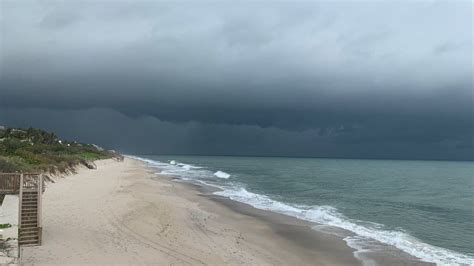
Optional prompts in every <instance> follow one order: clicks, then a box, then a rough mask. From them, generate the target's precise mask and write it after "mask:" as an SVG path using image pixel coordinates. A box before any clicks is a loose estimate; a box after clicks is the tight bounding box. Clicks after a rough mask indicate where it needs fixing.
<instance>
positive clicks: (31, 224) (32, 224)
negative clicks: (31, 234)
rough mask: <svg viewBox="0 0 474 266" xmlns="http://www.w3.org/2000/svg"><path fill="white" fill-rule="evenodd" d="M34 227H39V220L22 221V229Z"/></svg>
mask: <svg viewBox="0 0 474 266" xmlns="http://www.w3.org/2000/svg"><path fill="white" fill-rule="evenodd" d="M33 227H38V222H37V221H26V222H21V228H22V229H29V228H33Z"/></svg>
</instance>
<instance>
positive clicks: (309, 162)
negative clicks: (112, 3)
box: [140, 156, 474, 265]
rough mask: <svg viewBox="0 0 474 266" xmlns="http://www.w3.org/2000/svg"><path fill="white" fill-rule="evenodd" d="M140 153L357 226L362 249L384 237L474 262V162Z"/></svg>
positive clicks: (194, 177)
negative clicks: (150, 154)
mask: <svg viewBox="0 0 474 266" xmlns="http://www.w3.org/2000/svg"><path fill="white" fill-rule="evenodd" d="M140 158H142V159H143V160H146V161H147V162H148V163H149V164H150V166H152V167H156V168H157V169H161V171H162V173H163V174H167V175H172V176H174V177H176V178H178V179H181V180H187V181H190V182H197V183H204V184H207V185H211V186H216V187H218V188H220V190H219V191H218V192H215V194H217V195H221V196H224V197H227V198H230V199H232V200H235V201H239V202H243V203H247V204H250V205H252V206H254V207H256V208H259V209H264V210H270V211H274V212H278V213H283V214H287V215H290V216H294V217H297V218H300V219H304V220H308V221H311V222H315V223H317V224H323V225H329V226H335V227H339V228H342V229H346V230H348V231H351V232H353V233H354V234H355V236H352V237H346V238H345V241H346V242H347V244H348V245H349V246H351V247H353V248H356V249H368V248H371V245H372V246H373V245H376V244H377V243H383V244H387V245H391V246H394V247H396V248H398V249H401V250H403V251H405V252H407V253H409V254H411V255H413V256H415V257H418V258H420V259H422V260H424V261H428V262H434V263H437V264H439V265H474V190H473V184H474V162H448V161H403V160H353V159H316V158H274V157H226V156H140ZM157 171H158V170H157ZM374 240H376V241H374ZM374 243H375V244H374ZM374 248H376V247H374Z"/></svg>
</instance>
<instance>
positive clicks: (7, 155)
mask: <svg viewBox="0 0 474 266" xmlns="http://www.w3.org/2000/svg"><path fill="white" fill-rule="evenodd" d="M112 157H119V155H118V154H116V153H115V152H113V151H106V150H104V149H102V148H100V147H98V146H96V145H93V144H84V143H79V142H75V141H64V140H61V139H60V138H59V137H58V136H57V135H56V134H54V133H50V132H46V131H43V130H40V129H34V128H28V129H19V128H3V127H0V172H51V173H63V172H66V171H70V170H73V169H74V167H75V166H77V165H79V164H83V165H85V166H87V167H89V168H93V163H92V162H93V161H95V160H99V159H106V158H112Z"/></svg>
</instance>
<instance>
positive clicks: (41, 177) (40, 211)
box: [37, 174, 43, 245]
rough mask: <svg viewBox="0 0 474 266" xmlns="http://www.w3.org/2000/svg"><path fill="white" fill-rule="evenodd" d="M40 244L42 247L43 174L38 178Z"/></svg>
mask: <svg viewBox="0 0 474 266" xmlns="http://www.w3.org/2000/svg"><path fill="white" fill-rule="evenodd" d="M38 182H39V183H38V210H37V217H38V244H39V245H41V240H42V239H41V238H42V235H43V224H42V198H43V197H42V196H43V174H39V176H38Z"/></svg>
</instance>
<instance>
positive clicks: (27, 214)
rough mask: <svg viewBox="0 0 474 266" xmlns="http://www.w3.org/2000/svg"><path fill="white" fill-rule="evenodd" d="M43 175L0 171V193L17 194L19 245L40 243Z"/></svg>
mask: <svg viewBox="0 0 474 266" xmlns="http://www.w3.org/2000/svg"><path fill="white" fill-rule="evenodd" d="M43 191H44V181H43V175H41V174H35V173H34V174H31V173H26V174H24V173H0V194H18V195H19V197H18V198H19V201H20V202H19V208H18V228H19V239H18V243H19V245H20V246H35V245H41V236H42V224H41V220H42V219H41V198H42V194H43Z"/></svg>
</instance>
